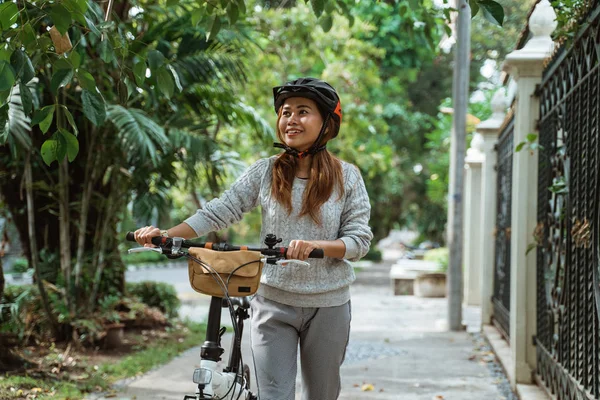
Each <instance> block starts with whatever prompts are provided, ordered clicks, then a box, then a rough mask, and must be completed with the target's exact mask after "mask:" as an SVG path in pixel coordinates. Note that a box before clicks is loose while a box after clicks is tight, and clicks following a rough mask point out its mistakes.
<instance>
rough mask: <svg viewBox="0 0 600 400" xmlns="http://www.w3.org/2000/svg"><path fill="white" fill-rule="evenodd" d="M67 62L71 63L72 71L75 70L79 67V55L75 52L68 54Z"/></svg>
mask: <svg viewBox="0 0 600 400" xmlns="http://www.w3.org/2000/svg"><path fill="white" fill-rule="evenodd" d="M68 60H69V61H70V62H71V65H72V66H73V68H74V69H77V68H79V67H80V66H81V55H80V54H79V53H78V52H76V51H75V50H72V51H71V52H70V53H69V57H68Z"/></svg>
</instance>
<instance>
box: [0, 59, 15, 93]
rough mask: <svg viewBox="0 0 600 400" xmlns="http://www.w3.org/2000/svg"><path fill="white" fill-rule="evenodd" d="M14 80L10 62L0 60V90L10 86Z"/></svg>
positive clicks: (7, 88)
mask: <svg viewBox="0 0 600 400" xmlns="http://www.w3.org/2000/svg"><path fill="white" fill-rule="evenodd" d="M15 81H16V80H15V73H14V71H13V69H12V67H11V66H10V64H9V63H8V62H6V61H4V60H2V61H0V92H1V91H4V90H9V89H10V88H12V87H13V85H14V84H15Z"/></svg>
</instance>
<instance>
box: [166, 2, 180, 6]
mask: <svg viewBox="0 0 600 400" xmlns="http://www.w3.org/2000/svg"><path fill="white" fill-rule="evenodd" d="M177 4H179V0H167V7H173V6H176V5H177Z"/></svg>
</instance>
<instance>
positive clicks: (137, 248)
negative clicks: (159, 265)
mask: <svg viewBox="0 0 600 400" xmlns="http://www.w3.org/2000/svg"><path fill="white" fill-rule="evenodd" d="M145 251H155V252H157V253H160V254H162V253H163V251H162V248H160V247H136V248H134V249H129V250H127V253H129V254H132V253H143V252H145Z"/></svg>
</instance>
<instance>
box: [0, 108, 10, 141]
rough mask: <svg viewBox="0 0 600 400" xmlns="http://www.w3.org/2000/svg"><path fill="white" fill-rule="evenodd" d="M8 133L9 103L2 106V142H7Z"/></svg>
mask: <svg viewBox="0 0 600 400" xmlns="http://www.w3.org/2000/svg"><path fill="white" fill-rule="evenodd" d="M8 134H9V131H8V104H5V105H3V106H2V107H0V144H6V141H7V140H8Z"/></svg>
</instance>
